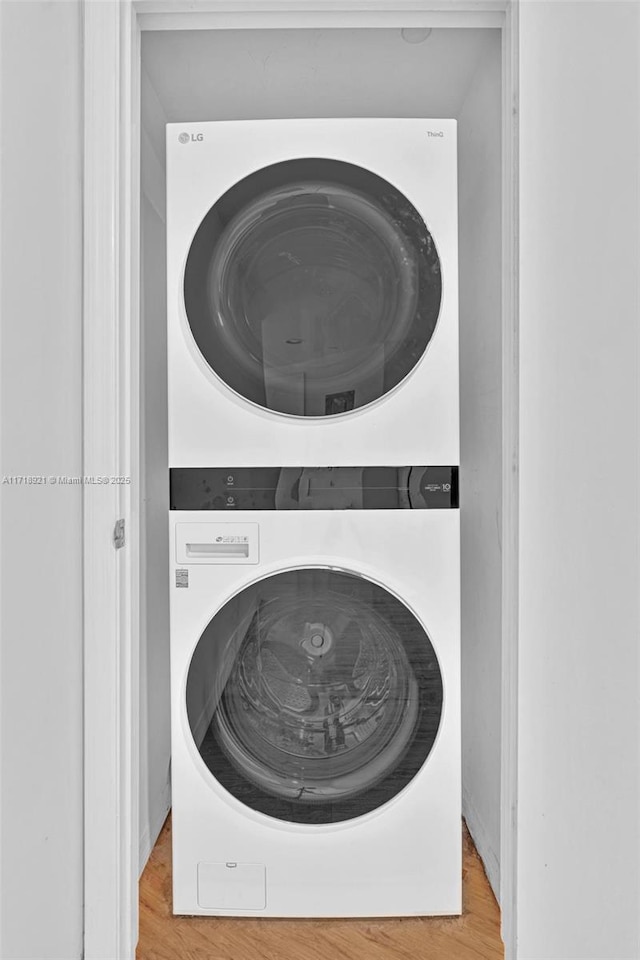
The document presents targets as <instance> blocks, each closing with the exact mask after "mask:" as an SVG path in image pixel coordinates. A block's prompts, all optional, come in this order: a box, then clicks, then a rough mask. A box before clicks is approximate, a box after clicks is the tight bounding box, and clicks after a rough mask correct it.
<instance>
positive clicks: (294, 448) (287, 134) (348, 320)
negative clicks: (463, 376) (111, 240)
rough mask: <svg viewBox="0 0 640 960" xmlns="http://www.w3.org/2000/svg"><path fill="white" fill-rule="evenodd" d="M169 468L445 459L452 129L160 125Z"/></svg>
mask: <svg viewBox="0 0 640 960" xmlns="http://www.w3.org/2000/svg"><path fill="white" fill-rule="evenodd" d="M167 237H168V246H167V277H168V364H169V463H170V465H171V466H174V467H200V466H212V465H220V466H224V465H227V464H234V465H235V466H238V467H242V466H250V465H253V464H257V463H259V464H262V465H264V466H272V465H281V464H287V465H290V466H296V465H317V466H334V465H339V464H346V463H358V464H375V463H380V462H385V463H394V464H403V463H424V462H428V463H434V464H435V463H440V464H455V463H458V461H459V441H458V433H459V430H458V277H457V270H458V262H457V260H458V256H457V164H456V122H455V120H424V119H361V118H357V119H344V118H342V119H313V120H309V119H304V120H256V121H254V120H246V121H244V120H243V121H221V122H208V123H181V124H175V123H174V124H169V125H168V126H167Z"/></svg>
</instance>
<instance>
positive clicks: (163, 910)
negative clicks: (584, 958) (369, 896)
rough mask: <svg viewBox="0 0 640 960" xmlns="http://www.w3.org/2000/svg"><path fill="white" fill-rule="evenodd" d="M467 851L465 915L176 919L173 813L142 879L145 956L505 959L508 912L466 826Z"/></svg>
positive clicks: (141, 950)
mask: <svg viewBox="0 0 640 960" xmlns="http://www.w3.org/2000/svg"><path fill="white" fill-rule="evenodd" d="M463 849H464V863H463V878H464V879H463V891H464V893H463V900H464V907H463V914H462V916H461V917H447V918H440V917H438V918H433V917H427V918H423V917H419V918H414V917H411V918H407V919H389V920H371V919H366V920H272V919H266V918H264V919H263V918H261V919H255V918H252V919H245V918H242V919H240V918H236V917H231V918H230V917H174V916H173V915H172V913H171V818H170V817H169V819H168V820H167V822H166V823H165V825H164V827H163V829H162V833H161V834H160V837H159V838H158V842H157V843H156V845H155V847H154V850H153V853H152V854H151V857H150V859H149V862H148V864H147V866H146V868H145V871H144V873H143V875H142V878H141V881H140V940H139V943H138V949H137V952H136V957H137V960H503V956H504V953H503V947H502V941H501V939H500V911H499V909H498V905H497V903H496V901H495V898H494V896H493V893H492V891H491V887H490V886H489V881H488V880H487V878H486V876H485V873H484V869H483V867H482V863H481V861H480V858H479V856H478V854H477V852H476V849H475V847H474V845H473V842H472V841H471V838H470V836H469V834H468V832H467V830H466V828H465V829H464V844H463Z"/></svg>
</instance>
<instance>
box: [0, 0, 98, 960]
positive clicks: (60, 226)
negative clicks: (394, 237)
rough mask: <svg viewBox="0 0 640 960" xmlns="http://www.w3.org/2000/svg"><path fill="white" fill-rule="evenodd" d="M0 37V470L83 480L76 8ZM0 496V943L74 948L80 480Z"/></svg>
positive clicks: (65, 956)
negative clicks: (76, 482) (0, 529)
mask: <svg viewBox="0 0 640 960" xmlns="http://www.w3.org/2000/svg"><path fill="white" fill-rule="evenodd" d="M0 34H1V56H0V83H1V122H2V171H1V179H0V189H1V195H2V219H1V244H2V246H1V269H2V292H1V326H0V336H1V367H0V383H1V399H2V412H1V421H0V426H1V447H0V455H1V460H2V466H1V469H0V473H1V474H2V475H3V476H4V475H11V474H19V475H45V476H49V475H58V474H60V475H73V476H80V475H81V473H82V459H81V455H82V448H81V442H82V434H81V429H82V405H81V396H82V385H81V372H82V366H81V346H82V341H81V320H82V314H81V308H82V300H81V297H82V272H81V271H82V246H81V240H82V232H81V228H82V207H81V202H82V193H81V175H82V126H81V110H82V85H81V57H82V48H81V9H80V4H79V3H77V2H67V3H51V2H49V3H45V2H42V3H40V2H32V3H19V2H15V3H14V2H3V3H0ZM0 497H1V508H2V536H1V541H0V543H1V547H0V560H1V565H2V572H1V577H0V588H1V591H2V608H1V646H0V657H1V662H0V667H1V679H0V710H1V713H0V778H1V783H0V786H1V791H2V794H1V806H0V931H1V932H0V955H1V956H2V957H3V958H7V960H9V958H10V960H18V958H19V960H22V958H32V960H76V958H79V957H80V955H81V951H82V846H81V844H82V549H81V545H82V527H81V522H82V511H81V498H82V488H81V487H79V486H60V485H58V486H52V485H50V484H47V485H33V486H9V485H2V486H0Z"/></svg>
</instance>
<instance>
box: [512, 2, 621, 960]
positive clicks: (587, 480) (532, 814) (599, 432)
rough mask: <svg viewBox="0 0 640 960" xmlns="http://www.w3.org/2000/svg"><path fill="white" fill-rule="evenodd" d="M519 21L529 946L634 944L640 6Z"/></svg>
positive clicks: (531, 949) (521, 882) (575, 950)
mask: <svg viewBox="0 0 640 960" xmlns="http://www.w3.org/2000/svg"><path fill="white" fill-rule="evenodd" d="M520 27H521V31H520V32H521V44H520V58H521V59H520V86H521V90H520V104H521V116H520V131H521V140H520V157H521V168H520V189H521V208H520V225H521V232H520V237H521V247H520V271H521V293H520V305H521V306H520V660H519V675H520V681H519V683H520V688H519V689H520V701H519V765H518V793H519V810H518V940H519V951H518V958H519V960H534V958H535V960H540V958H544V960H560V958H562V960H595V958H598V960H614V958H615V960H631V958H633V960H637V958H638V957H639V956H640V935H639V934H640V930H639V925H640V911H639V909H638V907H639V904H640V888H639V883H638V869H639V849H640V847H639V833H638V826H639V823H638V821H639V811H640V804H639V799H640V798H639V796H638V757H639V752H638V746H639V744H638V730H639V723H638V720H639V717H638V702H639V700H638V694H639V674H638V634H639V630H638V627H639V617H638V583H639V577H638V574H639V558H638V519H639V518H638V489H639V477H638V447H639V442H640V441H639V432H638V426H639V424H638V372H639V371H638V331H639V320H640V311H639V306H640V303H639V298H638V264H639V263H640V242H639V222H640V220H639V213H640V209H639V203H638V169H639V160H640V157H639V153H638V134H639V131H640V102H639V88H638V66H639V62H640V56H639V53H640V51H639V41H640V23H639V7H638V4H637V3H616V2H591V3H571V2H564V3H549V2H542V0H535V2H529V0H525V2H523V3H522V4H521V11H520Z"/></svg>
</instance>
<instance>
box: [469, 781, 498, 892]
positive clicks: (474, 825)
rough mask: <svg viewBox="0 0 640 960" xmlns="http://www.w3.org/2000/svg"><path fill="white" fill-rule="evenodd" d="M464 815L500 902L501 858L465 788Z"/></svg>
mask: <svg viewBox="0 0 640 960" xmlns="http://www.w3.org/2000/svg"><path fill="white" fill-rule="evenodd" d="M462 816H463V817H464V819H465V821H466V824H467V827H468V828H469V833H470V834H471V837H472V839H473V842H474V844H475V846H476V850H477V851H478V854H479V856H480V859H481V860H482V863H483V866H484V869H485V873H486V874H487V879H488V880H489V883H490V884H491V889H492V890H493V893H494V896H495V898H496V900H497V901H498V903H500V858H499V856H498V854H497V853H496V851H495V850H494V848H493V845H492V843H491V841H490V839H489V833H488V831H487V830H486V828H485V826H484V824H483V822H482V820H481V818H480V817H479V816H478V812H477V810H476V808H475V807H474V805H473V803H472V802H471V800H470V799H469V795H468V794H467V792H466V791H465V790H463V791H462Z"/></svg>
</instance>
